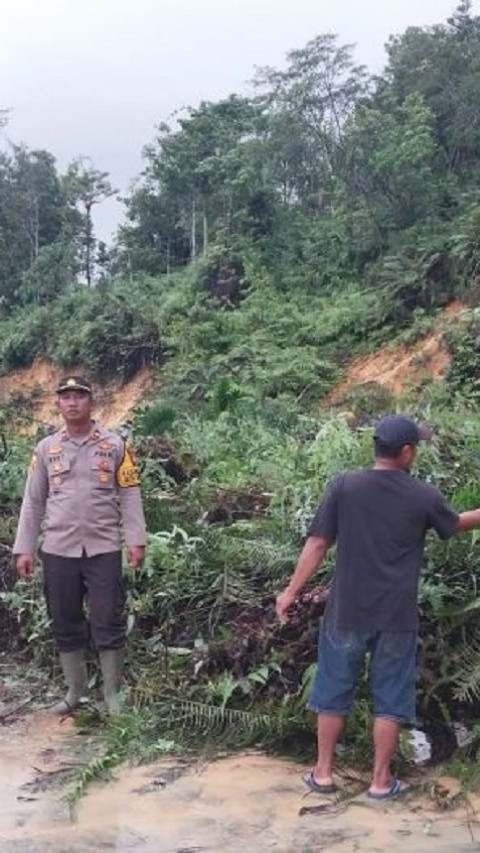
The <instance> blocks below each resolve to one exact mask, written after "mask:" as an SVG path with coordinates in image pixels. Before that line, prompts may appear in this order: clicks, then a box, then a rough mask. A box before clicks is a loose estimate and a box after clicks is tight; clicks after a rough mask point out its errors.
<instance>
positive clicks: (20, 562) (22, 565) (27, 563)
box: [16, 554, 35, 578]
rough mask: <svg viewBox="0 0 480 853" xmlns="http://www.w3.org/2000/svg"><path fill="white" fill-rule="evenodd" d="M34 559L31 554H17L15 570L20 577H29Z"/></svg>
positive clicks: (31, 573)
mask: <svg viewBox="0 0 480 853" xmlns="http://www.w3.org/2000/svg"><path fill="white" fill-rule="evenodd" d="M34 565H35V560H34V557H33V554H19V555H18V557H17V561H16V567H17V572H18V574H19V575H20V577H21V578H31V577H32V575H33V568H34Z"/></svg>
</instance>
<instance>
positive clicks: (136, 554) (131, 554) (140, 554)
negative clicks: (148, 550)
mask: <svg viewBox="0 0 480 853" xmlns="http://www.w3.org/2000/svg"><path fill="white" fill-rule="evenodd" d="M144 557H145V548H144V546H143V545H128V547H127V562H128V565H129V566H130V568H131V569H133V570H134V571H135V569H138V568H139V567H140V566H141V565H142V563H143V559H144Z"/></svg>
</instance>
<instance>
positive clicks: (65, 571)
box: [41, 551, 126, 652]
mask: <svg viewBox="0 0 480 853" xmlns="http://www.w3.org/2000/svg"><path fill="white" fill-rule="evenodd" d="M41 556H42V563H43V577H44V591H45V598H46V602H47V610H48V615H49V617H50V620H51V622H52V633H53V637H54V640H55V643H56V646H57V648H58V651H59V652H73V651H75V650H76V649H81V648H84V647H85V646H87V645H88V644H89V643H90V641H93V645H94V646H95V647H96V648H97V649H98V650H99V651H101V650H102V649H119V648H122V647H123V646H124V645H125V638H126V616H125V597H126V595H125V580H124V578H123V575H122V552H121V551H112V552H109V553H107V554H95V555H94V556H92V557H87V555H86V554H85V552H84V553H83V555H82V556H81V557H60V556H58V555H57V554H47V553H45V552H42V555H41ZM85 604H86V605H87V607H85ZM86 611H87V612H88V618H87V612H86Z"/></svg>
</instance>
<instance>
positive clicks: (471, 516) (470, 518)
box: [457, 509, 480, 533]
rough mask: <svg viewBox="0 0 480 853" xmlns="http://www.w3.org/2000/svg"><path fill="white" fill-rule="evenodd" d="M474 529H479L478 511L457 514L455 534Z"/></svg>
mask: <svg viewBox="0 0 480 853" xmlns="http://www.w3.org/2000/svg"><path fill="white" fill-rule="evenodd" d="M476 527H480V509H470V510H468V511H467V512H461V513H459V516H458V522H457V533H466V532H467V531H468V530H475V528H476Z"/></svg>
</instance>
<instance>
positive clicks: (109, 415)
mask: <svg viewBox="0 0 480 853" xmlns="http://www.w3.org/2000/svg"><path fill="white" fill-rule="evenodd" d="M69 372H70V373H79V374H82V373H83V372H84V371H83V370H82V368H81V367H77V368H73V369H72V370H70V371H69ZM64 374H65V371H64V370H61V369H60V368H58V367H56V366H55V365H53V364H51V363H50V362H48V361H43V360H37V361H35V362H34V363H33V364H32V365H31V367H24V368H19V369H18V370H13V371H11V373H9V374H7V375H6V376H0V403H1V401H2V400H3V401H4V402H5V403H8V402H13V401H16V402H17V403H18V405H19V408H20V409H21V410H23V411H24V412H25V414H28V415H29V416H30V417H32V418H33V419H34V420H35V421H37V422H38V423H39V424H44V425H48V424H51V425H55V426H56V425H57V424H59V423H60V421H59V418H58V413H57V410H56V408H55V394H54V390H55V387H56V385H57V383H58V381H59V379H60V378H61V376H63V375H64ZM153 387H154V380H153V376H152V372H151V370H150V369H149V368H147V367H145V368H143V369H142V370H140V371H139V372H138V373H137V374H136V375H135V376H134V377H133V379H131V380H130V381H129V382H126V383H124V384H121V383H120V382H115V381H111V382H108V383H107V384H106V385H99V384H94V396H95V401H96V405H95V417H97V418H98V420H99V421H100V422H101V423H103V424H105V425H106V426H110V427H114V426H118V425H119V424H121V423H122V422H123V421H124V420H125V419H126V418H128V416H129V413H130V412H131V410H132V409H133V408H134V407H135V406H138V405H139V404H140V403H141V402H142V401H143V400H144V399H145V398H146V397H148V394H149V392H150V391H151V390H152V388H153Z"/></svg>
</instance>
